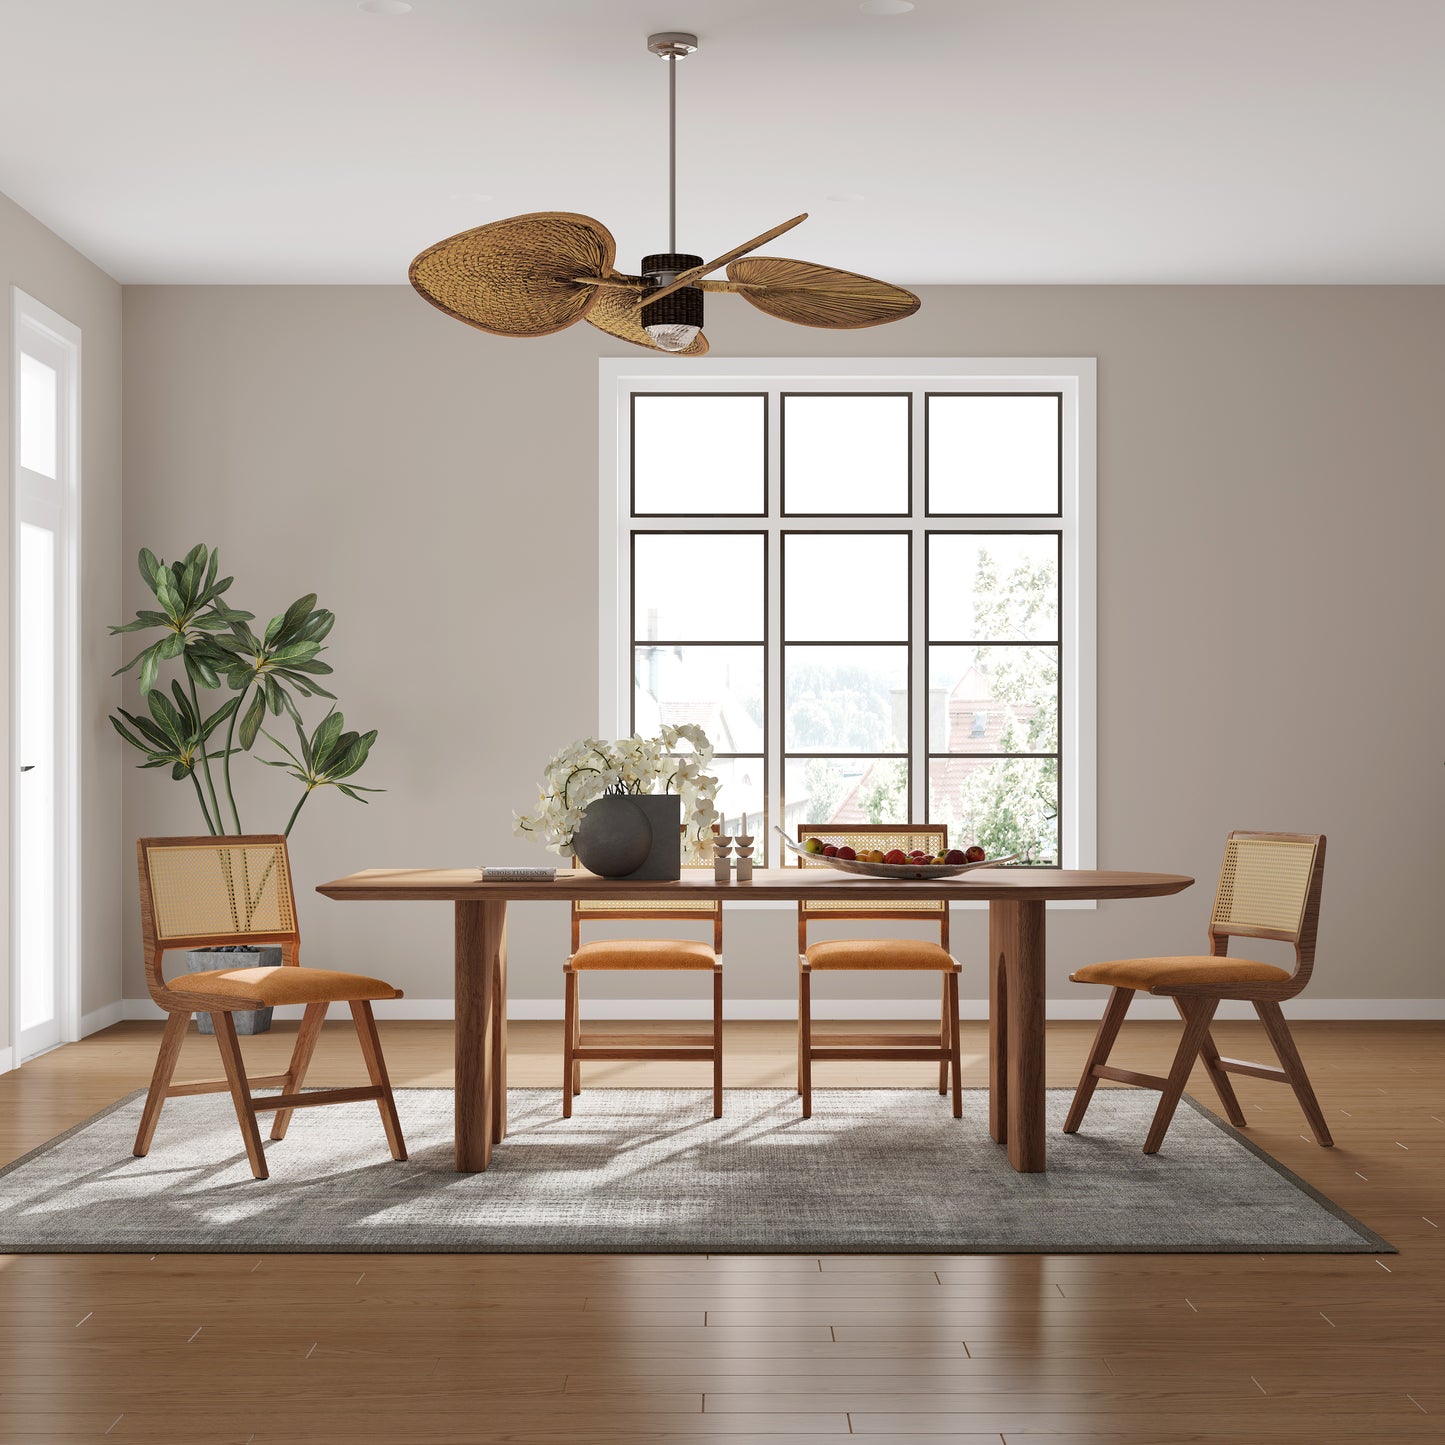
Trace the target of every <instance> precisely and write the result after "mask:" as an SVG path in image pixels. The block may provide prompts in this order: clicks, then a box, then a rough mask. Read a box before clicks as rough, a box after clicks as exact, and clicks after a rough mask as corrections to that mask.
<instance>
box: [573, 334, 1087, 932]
mask: <svg viewBox="0 0 1445 1445" xmlns="http://www.w3.org/2000/svg"><path fill="white" fill-rule="evenodd" d="M1096 373H1097V363H1096V361H1095V358H1093V357H1029V358H1020V357H966V358H965V357H886V358H885V357H856V358H825V357H728V358H721V357H719V358H714V357H707V358H701V359H696V360H680V359H675V358H674V359H670V360H667V361H661V360H658V359H654V358H651V357H641V358H639V359H637V360H635V361H634V360H632V359H631V358H604V359H603V360H601V361H600V362H599V363H598V403H597V411H598V479H599V486H598V529H597V531H598V558H597V563H598V566H597V573H598V606H597V642H598V660H599V672H598V699H599V717H598V726H599V729H600V735H601V736H603V737H620V736H623V735H625V734H626V733H627V731H628V730H629V721H630V717H631V696H632V657H631V649H630V642H631V622H632V619H631V616H630V602H629V599H630V594H631V579H630V576H629V567H630V555H631V552H630V548H629V546H628V532H629V530H630V529H631V524H632V514H631V500H632V487H631V424H632V408H631V396H632V393H634V392H640V391H652V392H657V391H671V392H685V391H714V392H716V391H734V390H735V391H754V392H756V391H767V392H768V393H769V398H768V405H769V408H770V424H769V426H768V429H767V436H768V458H767V462H768V475H767V486H768V493H767V496H768V508H767V515H766V516H761V517H760V516H748V517H727V518H723V519H717V520H715V519H713V518H711V517H698V516H678V517H656V516H648V517H647V518H645V519H642V520H640V522H639V529H640V530H653V529H658V530H668V529H672V528H676V529H678V530H696V529H698V528H699V527H701V528H706V529H708V530H713V529H714V528H716V529H717V530H720V531H721V530H744V531H754V532H756V531H766V532H767V534H768V548H769V559H770V566H772V565H774V564H775V559H776V557H777V549H778V548H779V547H780V545H781V544H780V540H779V534H780V533H781V532H782V531H785V530H790V529H796V527H797V522H798V519H796V518H794V519H790V518H788V517H786V516H784V515H782V511H781V505H780V502H781V496H780V473H781V467H780V465H779V463H780V438H779V431H780V428H779V427H777V426H776V425H773V424H772V422H771V417H772V412H771V408H772V407H773V406H774V405H775V401H774V397H775V394H776V393H778V392H783V391H796V390H806V389H808V388H809V387H810V386H812V387H816V388H817V389H820V390H822V389H826V388H828V387H829V386H832V387H836V388H842V389H848V390H855V389H856V390H859V391H864V390H869V389H873V390H889V389H892V390H895V391H896V390H901V389H903V388H905V387H914V388H916V389H917V390H918V391H919V392H920V393H922V392H924V391H931V392H943V391H953V390H956V391H983V392H987V391H999V392H1008V391H1040V392H1057V393H1059V394H1060V396H1061V397H1062V398H1063V407H1062V413H1063V414H1062V431H1061V436H1060V444H1061V449H1062V464H1063V475H1062V479H1061V480H1062V498H1061V508H1060V515H1059V516H1058V517H1040V516H1038V515H1030V516H1021V517H998V516H989V517H987V518H986V519H985V520H984V521H983V522H982V523H981V525H980V530H982V529H985V528H986V529H989V530H997V531H1008V530H1014V529H1016V530H1021V531H1037V530H1045V529H1053V530H1062V533H1063V548H1062V564H1061V570H1060V596H1061V599H1062V603H1063V616H1062V618H1061V628H1060V635H1059V641H1060V643H1061V644H1062V648H1063V659H1064V661H1063V666H1064V668H1065V677H1066V679H1070V675H1071V680H1066V682H1065V686H1064V688H1063V690H1062V697H1061V706H1062V710H1061V715H1060V718H1059V751H1060V758H1061V768H1060V772H1061V779H1060V784H1061V797H1060V804H1061V808H1062V812H1063V818H1062V825H1063V826H1062V829H1061V837H1060V847H1061V861H1062V862H1063V863H1065V864H1066V865H1067V866H1068V867H1070V868H1093V867H1095V866H1097V857H1098V846H1097V844H1098V836H1097V835H1098V785H1097V766H1098V758H1097V636H1096V605H1097V533H1096V481H1097V476H1096V467H1097V441H1096V436H1097V432H1096V427H1097V386H1096ZM912 411H913V421H912V425H913V437H912V441H913V469H914V475H913V478H912V481H913V487H914V491H913V495H914V497H915V498H916V499H917V505H916V507H915V508H914V509H913V511H912V513H911V515H910V517H908V518H907V519H903V518H888V519H886V521H880V519H879V518H875V517H852V516H841V517H830V518H828V519H826V525H827V526H828V527H829V528H833V529H837V530H858V531H876V530H878V529H879V527H880V526H887V527H889V528H890V529H896V528H897V527H898V525H899V523H904V524H905V525H906V526H907V527H909V528H911V529H912V532H913V547H914V554H913V555H914V573H913V575H914V588H913V599H912V605H913V636H914V638H915V639H916V640H917V643H918V649H917V650H918V653H919V654H920V655H921V656H923V657H925V658H926V634H925V630H924V601H925V598H924V588H923V585H922V579H923V577H924V570H923V565H922V563H923V549H924V545H925V533H926V532H927V531H929V530H938V525H937V524H938V523H939V522H940V521H941V520H943V519H941V518H930V517H928V516H926V515H925V514H924V513H925V506H924V500H923V486H922V481H923V479H922V476H921V469H922V467H923V458H924V456H925V450H924V426H925V412H926V407H925V406H924V405H923V404H921V400H920V401H916V402H915V405H914V406H913V408H912ZM812 520H820V519H812ZM948 520H949V521H954V520H957V519H955V518H949V519H948ZM778 593H779V589H778V588H776V587H772V588H770V589H769V596H768V618H767V628H768V632H767V635H768V637H769V638H770V639H775V640H776V639H779V638H781V635H782V599H781V597H780V596H779V595H778ZM768 656H769V661H768V672H769V675H768V679H767V686H768V689H769V696H771V697H777V696H778V686H779V679H780V671H779V670H780V668H781V657H782V649H781V646H777V645H775V646H771V647H769V649H768ZM922 696H923V697H925V698H926V696H927V692H926V689H925V691H924V693H923V694H922ZM781 711H782V709H781V708H778V707H774V708H771V709H769V716H768V736H767V738H766V741H765V746H766V749H767V754H768V757H769V758H770V759H771V760H772V767H771V769H770V772H769V783H768V787H769V801H770V818H771V819H773V820H776V818H777V817H778V816H779V815H778V812H777V808H776V801H777V798H778V797H779V795H780V789H781V786H782V780H781V777H780V776H779V774H780V772H781V767H782V757H783V746H782V729H783V719H782V717H781V716H780V715H779V714H780V713H781ZM926 713H927V707H926V704H925V705H924V706H921V707H917V708H915V709H914V717H913V718H912V719H911V725H912V728H913V736H912V737H911V739H910V743H911V747H910V754H911V756H914V757H919V758H923V759H924V762H925V769H924V772H925V776H923V777H922V778H917V777H915V778H913V779H912V780H911V783H910V786H911V789H912V791H913V794H914V798H915V800H917V799H918V798H919V797H921V796H923V793H922V789H926V787H927V779H926V761H927V760H926V754H925V749H924V736H923V733H924V728H925V725H926ZM913 771H914V772H917V771H918V770H913ZM915 805H916V803H915ZM749 906H751V907H768V906H770V905H768V904H759V903H754V904H750V905H749ZM782 906H784V907H791V906H792V905H791V904H786V905H782ZM960 906H968V907H984V906H986V905H983V904H976V905H960ZM1094 906H1095V905H1094V903H1093V902H1092V901H1088V902H1082V903H1059V904H1054V903H1051V904H1050V905H1049V907H1051V908H1055V907H1059V908H1079V907H1083V908H1093V907H1094Z"/></svg>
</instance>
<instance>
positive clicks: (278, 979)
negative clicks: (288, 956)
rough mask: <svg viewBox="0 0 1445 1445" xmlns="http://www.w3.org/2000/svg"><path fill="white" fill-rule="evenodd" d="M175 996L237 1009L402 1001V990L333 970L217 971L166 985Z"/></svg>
mask: <svg viewBox="0 0 1445 1445" xmlns="http://www.w3.org/2000/svg"><path fill="white" fill-rule="evenodd" d="M166 987H167V988H168V989H170V990H171V991H172V992H174V993H204V994H208V995H209V996H210V997H212V998H233V999H235V1001H236V1007H237V1008H260V1007H264V1006H267V1005H273V1004H283V1003H347V1002H349V1001H350V1000H351V999H354V998H355V999H361V998H365V999H372V998H400V997H401V996H402V995H401V990H400V989H399V988H393V987H392V986H391V985H390V984H389V983H383V982H382V981H381V980H380V979H379V978H367V977H366V976H365V975H364V974H360V973H338V972H337V971H336V970H335V969H330V968H291V967H287V966H285V965H282V966H280V967H277V968H218V969H213V970H212V971H211V972H209V973H182V974H178V975H177V976H176V977H175V978H172V979H169V980H167V982H166Z"/></svg>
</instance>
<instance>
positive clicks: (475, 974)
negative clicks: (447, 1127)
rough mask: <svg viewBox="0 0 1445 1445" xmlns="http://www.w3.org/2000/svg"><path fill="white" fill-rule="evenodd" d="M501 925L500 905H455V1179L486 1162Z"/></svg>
mask: <svg viewBox="0 0 1445 1445" xmlns="http://www.w3.org/2000/svg"><path fill="white" fill-rule="evenodd" d="M506 924H507V905H506V903H505V902H503V901H500V900H497V901H493V900H488V901H486V902H473V901H461V900H459V901H458V902H457V905H456V982H455V996H456V1066H455V1068H456V1073H455V1078H456V1083H455V1089H456V1103H455V1117H456V1151H457V1154H456V1157H457V1172H458V1173H460V1174H475V1173H478V1172H480V1171H481V1170H483V1169H485V1168H486V1167H487V1165H488V1164H490V1163H491V1162H492V1129H493V1108H494V1105H493V1102H492V1088H493V1076H492V1064H493V1056H492V1025H493V1010H494V1007H495V1002H494V988H493V985H494V983H495V981H496V958H497V948H498V944H499V943H500V941H501V938H502V934H503V931H504V929H505V928H506Z"/></svg>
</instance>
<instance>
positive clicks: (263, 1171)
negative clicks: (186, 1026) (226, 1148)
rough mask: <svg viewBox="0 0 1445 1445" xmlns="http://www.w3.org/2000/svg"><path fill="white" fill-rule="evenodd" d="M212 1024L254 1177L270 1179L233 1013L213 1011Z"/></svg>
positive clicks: (221, 1010)
mask: <svg viewBox="0 0 1445 1445" xmlns="http://www.w3.org/2000/svg"><path fill="white" fill-rule="evenodd" d="M211 1022H212V1023H213V1024H214V1025H215V1028H216V1047H217V1048H218V1049H220V1051H221V1062H222V1064H224V1065H225V1068H226V1082H227V1083H228V1084H230V1086H231V1102H232V1103H233V1104H235V1106H236V1119H237V1121H238V1122H239V1123H240V1125H241V1137H242V1138H243V1139H244V1140H245V1141H246V1157H247V1158H248V1159H249V1160H250V1161H251V1173H252V1174H254V1175H255V1176H256V1178H257V1179H267V1178H269V1177H270V1173H271V1171H270V1170H269V1169H268V1168H267V1167H266V1151H265V1150H264V1149H263V1148H262V1147H261V1131H260V1129H258V1128H257V1127H256V1111H255V1109H254V1108H252V1106H251V1089H250V1086H249V1085H248V1084H247V1083H246V1066H245V1064H244V1063H242V1062H241V1045H240V1042H239V1041H238V1040H237V1038H236V1021H235V1019H233V1018H232V1017H231V1015H230V1013H229V1011H227V1010H223V1009H212V1010H211Z"/></svg>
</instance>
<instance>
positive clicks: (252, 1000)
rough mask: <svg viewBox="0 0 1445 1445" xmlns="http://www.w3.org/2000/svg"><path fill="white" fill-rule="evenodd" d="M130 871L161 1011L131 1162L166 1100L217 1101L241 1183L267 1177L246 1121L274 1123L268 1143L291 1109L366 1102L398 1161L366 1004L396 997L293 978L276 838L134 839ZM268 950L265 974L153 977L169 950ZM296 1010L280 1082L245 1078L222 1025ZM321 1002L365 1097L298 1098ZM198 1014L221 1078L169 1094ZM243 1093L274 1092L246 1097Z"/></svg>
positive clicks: (386, 1082) (292, 939)
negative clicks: (238, 1157)
mask: <svg viewBox="0 0 1445 1445" xmlns="http://www.w3.org/2000/svg"><path fill="white" fill-rule="evenodd" d="M136 852H137V855H138V859H139V864H140V916H141V935H142V939H143V942H144V945H145V968H146V987H147V988H148V989H149V990H150V996H151V998H152V1000H154V1002H155V1003H157V1004H159V1005H160V1007H161V1008H163V1009H164V1010H165V1012H166V1028H165V1033H164V1034H163V1035H162V1036H161V1048H160V1054H159V1056H158V1057H157V1059H156V1067H155V1072H154V1073H153V1074H152V1075H151V1086H150V1092H149V1093H147V1095H146V1101H145V1107H144V1109H143V1110H142V1112H141V1121H140V1129H139V1131H138V1132H137V1134H136V1139H135V1150H134V1153H135V1154H136V1156H137V1157H138V1158H144V1157H145V1155H146V1154H147V1153H148V1152H149V1150H150V1146H151V1140H152V1139H153V1138H154V1136H155V1132H156V1123H157V1121H158V1120H159V1119H160V1116H161V1109H162V1107H163V1106H164V1104H165V1101H166V1100H167V1099H174V1098H177V1097H179V1096H181V1095H186V1094H212V1093H219V1092H220V1091H221V1090H223V1089H225V1090H229V1092H230V1095H231V1101H232V1103H233V1104H234V1105H235V1107H236V1118H237V1119H238V1120H239V1122H240V1125H241V1137H242V1138H243V1139H244V1140H245V1144H246V1157H247V1158H248V1159H249V1160H250V1163H251V1173H252V1174H253V1175H255V1177H256V1178H257V1179H265V1178H267V1176H268V1174H269V1172H270V1171H269V1170H268V1169H267V1167H266V1155H265V1151H264V1149H263V1148H262V1145H261V1132H260V1128H259V1126H258V1125H257V1122H256V1115H257V1114H258V1113H264V1112H268V1111H274V1112H275V1115H276V1117H275V1119H274V1121H273V1122H272V1125H271V1137H272V1139H284V1138H285V1137H286V1130H287V1128H288V1127H289V1126H290V1123H291V1113H292V1111H293V1110H294V1109H309V1108H311V1107H313V1106H314V1105H318V1104H350V1103H355V1102H357V1101H359V1100H363V1099H375V1100H376V1105H377V1108H378V1109H379V1110H380V1111H381V1123H382V1127H383V1128H384V1129H385V1130H386V1140H387V1143H388V1145H389V1146H390V1148H391V1157H392V1158H393V1159H397V1160H402V1159H405V1158H406V1144H405V1142H404V1141H403V1139H402V1134H401V1121H400V1120H399V1119H398V1118H397V1113H396V1101H395V1100H394V1099H393V1097H392V1092H391V1081H390V1079H388V1077H387V1073H386V1061H385V1059H384V1058H383V1057H382V1052H381V1040H380V1038H379V1037H378V1036H377V1032H376V1019H375V1018H374V1017H373V1016H372V1012H371V1004H372V1000H374V999H381V998H400V997H401V996H402V992H401V990H400V989H399V988H393V987H392V986H391V985H390V984H389V983H383V982H382V981H381V980H380V979H377V978H367V977H365V976H364V975H362V974H359V973H341V972H338V971H335V970H332V969H328V968H302V967H301V965H300V953H301V934H300V932H299V930H298V927H297V923H296V908H295V895H294V893H293V891H292V887H291V862H290V859H289V858H288V856H287V853H286V840H285V838H283V837H281V836H279V835H271V834H248V835H245V836H236V837H202V838H142V839H140V840H139V841H138V842H137V844H136ZM251 943H279V944H280V945H281V963H280V965H279V966H275V967H270V968H222V969H212V970H209V971H207V972H204V973H187V974H180V975H178V976H177V977H176V978H174V979H172V980H170V981H169V982H167V980H166V977H165V973H164V970H163V967H162V963H163V960H164V958H165V955H166V954H167V953H168V952H171V951H173V950H185V949H193V948H194V949H215V948H224V947H229V946H231V945H235V944H251ZM297 1003H299V1004H305V1006H306V1012H305V1014H304V1015H303V1017H302V1020H301V1027H300V1030H299V1031H298V1033H297V1035H296V1044H295V1047H294V1048H293V1049H292V1052H291V1062H290V1065H289V1066H288V1067H287V1069H286V1072H285V1073H284V1074H268V1075H265V1076H264V1077H261V1078H255V1079H248V1078H247V1076H246V1069H245V1065H244V1064H243V1063H242V1060H241V1046H240V1043H239V1041H238V1039H237V1037H236V1023H235V1020H234V1019H233V1018H232V1017H231V1014H232V1013H233V1012H234V1011H235V1010H237V1009H255V1008H264V1007H268V1006H272V1005H276V1004H297ZM331 1003H347V1004H350V1005H351V1017H352V1021H353V1022H354V1023H355V1025H356V1036H357V1039H358V1040H359V1041H360V1044H361V1056H362V1058H363V1060H364V1061H365V1063H366V1071H367V1073H368V1075H370V1078H371V1085H370V1087H369V1088H349V1089H313V1090H312V1091H311V1092H309V1093H303V1092H302V1085H303V1084H304V1083H305V1081H306V1070H307V1068H308V1066H309V1065H310V1063H311V1055H312V1053H313V1052H314V1050H315V1048H316V1040H317V1038H318V1036H319V1035H320V1033H321V1025H322V1023H324V1022H325V1019H326V1006H327V1005H328V1004H331ZM197 1012H204V1013H209V1014H210V1016H211V1020H212V1022H213V1023H214V1024H215V1029H216V1045H217V1047H218V1048H219V1049H220V1051H221V1063H222V1065H223V1066H224V1067H225V1070H226V1077H225V1078H224V1079H216V1080H204V1081H200V1082H195V1083H185V1084H173V1083H172V1082H171V1079H172V1076H173V1075H174V1073H175V1070H176V1060H177V1059H178V1057H179V1056H180V1051H181V1044H182V1042H183V1041H184V1040H185V1036H186V1027H187V1025H188V1024H189V1023H190V1019H191V1015H192V1014H193V1013H197ZM253 1088H261V1089H271V1088H277V1089H280V1091H281V1092H280V1093H279V1094H268V1095H266V1096H264V1097H258V1096H256V1095H254V1094H253V1093H252V1092H251V1090H252V1089H253Z"/></svg>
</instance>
